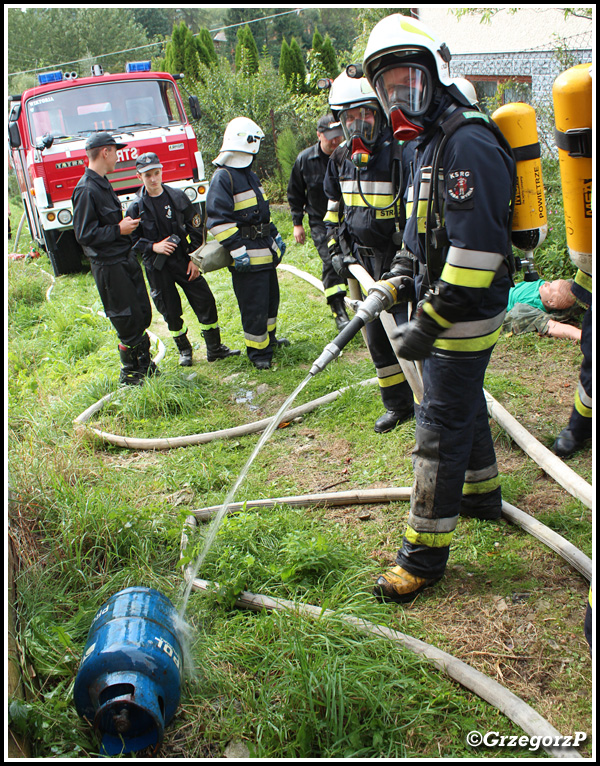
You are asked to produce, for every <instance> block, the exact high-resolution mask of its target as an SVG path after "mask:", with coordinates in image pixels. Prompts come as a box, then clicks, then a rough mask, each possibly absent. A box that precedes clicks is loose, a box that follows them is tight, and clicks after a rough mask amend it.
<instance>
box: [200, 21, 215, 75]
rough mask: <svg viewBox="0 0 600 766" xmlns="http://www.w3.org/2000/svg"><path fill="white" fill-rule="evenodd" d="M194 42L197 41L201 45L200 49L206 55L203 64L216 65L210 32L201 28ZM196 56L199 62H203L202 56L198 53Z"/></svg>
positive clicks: (213, 44)
mask: <svg viewBox="0 0 600 766" xmlns="http://www.w3.org/2000/svg"><path fill="white" fill-rule="evenodd" d="M196 40H197V41H199V42H200V43H201V44H202V48H203V49H204V51H205V54H206V61H204V62H203V63H205V64H206V65H207V66H212V64H216V63H217V51H216V50H215V43H214V41H213V39H212V37H211V36H210V32H209V31H208V29H207V28H206V27H202V29H201V30H200V32H199V34H198V35H197V37H196ZM198 56H199V57H200V60H201V61H203V59H202V56H201V55H200V53H198Z"/></svg>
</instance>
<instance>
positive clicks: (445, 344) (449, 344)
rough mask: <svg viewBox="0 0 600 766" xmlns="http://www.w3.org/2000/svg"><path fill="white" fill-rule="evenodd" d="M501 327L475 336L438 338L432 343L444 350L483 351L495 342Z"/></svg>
mask: <svg viewBox="0 0 600 766" xmlns="http://www.w3.org/2000/svg"><path fill="white" fill-rule="evenodd" d="M501 329H502V328H501V327H499V328H498V329H497V330H496V331H495V332H492V333H490V334H489V335H480V336H479V337H477V338H438V339H437V340H436V341H435V343H434V344H433V345H434V346H435V347H436V348H441V349H444V350H445V351H485V350H486V349H488V348H491V347H492V346H493V345H495V344H496V343H497V341H498V336H499V335H500V331H501Z"/></svg>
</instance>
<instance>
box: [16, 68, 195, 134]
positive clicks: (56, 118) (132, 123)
mask: <svg viewBox="0 0 600 766" xmlns="http://www.w3.org/2000/svg"><path fill="white" fill-rule="evenodd" d="M27 117H28V121H29V130H30V132H31V137H32V139H33V142H34V143H35V142H36V140H37V139H39V138H41V137H42V136H44V135H51V136H54V140H55V141H61V140H62V141H65V140H70V139H73V137H77V136H83V135H87V134H88V133H92V132H94V131H98V130H115V131H116V130H119V128H122V129H125V130H127V131H128V132H133V131H135V130H144V129H147V128H149V127H157V128H166V127H168V126H169V125H180V124H182V123H184V122H185V121H186V118H185V114H183V113H182V111H181V109H180V107H179V101H178V100H177V97H176V94H175V87H174V86H173V83H172V82H169V81H168V80H122V81H120V82H98V83H93V84H91V85H82V86H80V87H77V86H74V87H71V88H64V89H60V90H56V91H53V92H49V93H44V94H40V95H39V96H34V97H33V98H30V99H29V100H28V101H27Z"/></svg>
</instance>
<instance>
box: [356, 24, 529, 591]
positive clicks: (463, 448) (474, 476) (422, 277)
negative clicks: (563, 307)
mask: <svg viewBox="0 0 600 766" xmlns="http://www.w3.org/2000/svg"><path fill="white" fill-rule="evenodd" d="M449 60H450V51H449V50H448V48H447V46H446V45H445V44H444V43H442V41H441V40H440V39H439V38H438V36H437V35H436V34H435V33H434V32H433V31H432V30H430V29H429V28H428V27H426V26H425V25H424V24H422V23H421V22H419V21H418V20H417V19H413V18H407V17H405V16H401V15H399V14H394V15H392V16H389V17H387V18H386V19H383V20H382V21H381V22H379V24H377V25H376V26H375V27H374V28H373V30H372V32H371V35H370V37H369V41H368V44H367V48H366V52H365V58H364V64H363V68H364V73H365V76H366V77H367V79H368V80H369V82H370V83H371V85H372V86H373V87H374V89H375V91H376V92H377V95H378V97H379V99H380V101H381V103H382V105H383V107H384V109H385V111H386V114H387V116H388V119H389V121H390V125H391V127H392V130H393V131H394V135H395V137H396V138H397V139H399V140H405V141H411V142H412V144H413V146H415V153H414V160H413V163H412V173H411V178H410V179H409V187H408V190H407V205H406V215H407V222H406V229H405V232H404V247H405V248H406V250H407V251H408V252H410V253H411V254H413V255H414V256H416V257H417V259H418V261H419V264H420V270H419V275H418V277H417V279H415V282H414V287H415V296H416V305H417V310H416V311H415V312H414V313H413V316H412V317H411V320H410V321H409V322H408V323H407V324H406V325H404V326H403V327H402V328H400V332H399V335H400V341H399V345H400V347H399V349H398V353H399V354H400V356H401V357H402V358H404V359H408V360H423V387H424V396H423V401H422V402H421V403H420V406H419V407H418V408H417V426H416V433H415V440H416V446H415V449H414V451H413V470H414V484H413V490H412V495H411V507H410V513H409V517H408V522H407V526H406V530H405V533H404V538H403V541H402V548H401V549H400V550H399V551H398V555H397V557H396V564H397V566H395V567H393V568H392V569H391V571H389V572H386V573H385V574H384V575H382V576H381V577H379V579H378V580H377V583H376V586H375V589H374V594H375V595H376V596H377V598H379V599H381V600H385V601H394V602H400V603H403V602H408V601H411V600H412V599H414V598H415V596H416V595H417V594H418V593H420V592H421V591H422V590H423V589H424V588H426V587H428V586H430V585H432V584H433V583H435V582H437V581H438V580H439V579H440V578H441V577H442V576H443V574H444V572H445V568H446V564H447V561H448V555H449V549H450V543H451V540H452V536H453V533H454V530H455V528H456V525H457V522H458V518H459V515H465V516H473V517H476V518H479V519H497V518H499V517H500V513H501V506H502V497H501V488H500V478H499V475H498V467H497V464H496V455H495V452H494V444H493V441H492V436H491V433H490V426H489V422H488V415H487V407H486V401H485V397H484V392H483V381H484V375H485V371H486V368H487V365H488V362H489V359H490V356H491V353H492V350H493V348H494V345H495V343H496V340H497V338H498V335H499V333H500V331H501V329H502V322H503V319H504V315H505V311H506V305H507V299H508V291H509V288H510V286H511V273H510V272H511V268H512V266H511V255H512V250H511V241H510V236H511V232H510V228H511V225H510V220H511V219H510V211H511V202H512V195H513V188H514V182H515V163H514V159H513V156H512V151H511V149H510V147H509V146H508V145H507V144H506V141H505V140H504V138H503V137H502V135H501V134H500V133H499V131H496V130H495V126H494V125H493V124H492V123H491V121H490V120H489V118H487V117H486V116H485V115H483V114H481V113H480V112H478V110H476V108H475V107H474V106H473V105H472V103H471V102H470V101H469V100H468V99H467V98H466V97H465V96H464V95H463V94H462V92H461V91H460V89H459V88H457V87H456V85H454V83H453V81H452V80H451V78H450V76H449V73H448V69H447V62H448V61H449ZM454 126H455V127H456V129H455V130H453V129H452V128H453V127H454ZM432 178H434V179H436V180H437V183H436V184H435V185H434V186H433V188H432V187H431V179H432ZM441 211H443V216H442V213H441ZM396 267H397V268H396ZM392 271H396V272H397V273H398V274H399V275H403V274H404V271H403V265H402V264H401V263H400V264H394V268H393V269H392Z"/></svg>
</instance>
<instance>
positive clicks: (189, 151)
mask: <svg viewBox="0 0 600 766" xmlns="http://www.w3.org/2000/svg"><path fill="white" fill-rule="evenodd" d="M39 80H40V85H39V86H36V87H34V88H30V89H28V90H26V91H25V92H24V93H22V94H21V95H20V96H11V97H10V100H11V102H12V103H11V110H10V115H9V125H8V137H9V145H10V152H11V162H12V165H13V167H14V170H15V173H16V176H17V179H18V183H19V188H20V190H21V195H22V198H23V204H24V207H25V214H26V216H27V222H28V224H29V229H30V231H31V237H32V239H33V240H34V242H35V244H36V245H37V246H38V247H40V248H42V249H43V250H45V251H46V252H47V253H48V256H49V258H50V261H51V263H52V267H53V269H54V273H55V275H57V276H58V275H59V274H69V273H73V272H76V271H81V270H82V252H81V248H80V247H79V245H78V244H77V242H76V240H75V236H74V234H73V208H72V205H71V195H72V194H73V189H74V188H75V185H76V184H77V181H78V180H79V179H80V178H81V176H82V175H83V172H84V170H85V165H86V161H87V158H86V154H85V141H86V138H87V137H88V135H89V134H90V133H92V132H95V131H98V130H107V131H109V132H111V133H113V134H114V136H115V138H116V139H117V141H118V142H121V143H125V144H127V146H126V147H125V148H124V149H122V150H120V151H119V153H118V155H119V161H118V163H117V166H116V169H115V171H114V172H113V173H111V174H109V176H108V178H109V180H110V182H111V184H112V186H113V188H114V189H115V191H116V192H117V194H118V195H119V198H120V200H121V204H122V206H123V209H125V208H126V207H127V205H128V204H129V201H130V200H131V199H132V197H133V196H134V195H135V193H136V192H137V190H138V189H139V188H140V182H139V180H138V178H137V177H136V172H135V160H136V157H138V156H139V155H140V154H143V153H144V152H149V151H151V152H155V153H156V154H157V155H158V157H159V158H160V161H161V163H162V165H163V180H164V182H165V183H168V184H169V185H171V186H175V187H177V188H179V189H182V190H183V191H184V192H185V193H186V194H187V195H188V197H189V198H190V199H191V200H192V202H193V203H194V204H197V205H198V208H199V209H203V208H204V203H205V200H206V192H207V190H208V183H207V181H206V179H205V175H204V163H203V160H202V155H201V153H200V152H199V151H198V144H197V141H196V136H195V134H194V131H193V129H192V126H191V124H190V122H189V120H188V118H187V116H186V113H185V109H184V106H183V101H182V98H181V95H180V93H179V90H178V88H177V85H176V82H175V78H174V77H173V76H172V75H170V74H166V73H163V72H151V71H150V62H149V61H147V62H131V63H129V64H127V67H126V72H125V73H121V74H104V72H103V71H102V68H101V67H100V66H98V65H95V66H94V67H92V75H91V76H90V77H81V78H78V77H77V75H76V73H74V72H71V73H69V72H67V73H63V72H61V71H56V72H46V73H43V74H41V75H39ZM189 106H190V112H191V115H192V117H193V118H194V119H198V118H199V117H200V111H199V107H198V100H197V99H196V98H195V97H193V96H190V98H189Z"/></svg>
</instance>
